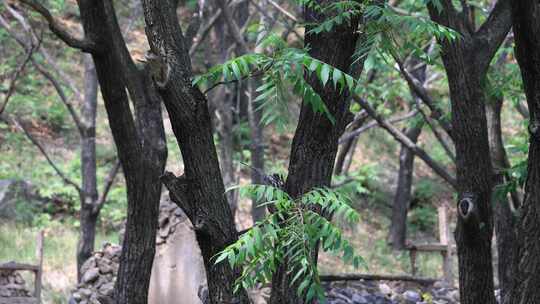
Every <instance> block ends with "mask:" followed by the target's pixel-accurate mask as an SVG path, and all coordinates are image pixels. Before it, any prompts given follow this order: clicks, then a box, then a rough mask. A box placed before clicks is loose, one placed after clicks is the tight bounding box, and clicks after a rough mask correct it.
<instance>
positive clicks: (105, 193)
mask: <svg viewBox="0 0 540 304" xmlns="http://www.w3.org/2000/svg"><path fill="white" fill-rule="evenodd" d="M121 167H122V166H121V165H120V160H118V159H117V160H116V161H115V164H114V166H113V167H112V168H111V171H109V174H107V177H106V178H105V181H104V184H105V185H104V187H103V191H102V192H101V196H100V197H99V199H98V201H97V202H96V205H95V206H94V210H93V212H94V214H97V213H99V211H100V210H101V208H103V205H104V204H105V201H107V196H108V195H109V191H110V190H111V188H112V185H113V183H114V180H115V178H116V176H117V175H118V172H119V171H120V168H121Z"/></svg>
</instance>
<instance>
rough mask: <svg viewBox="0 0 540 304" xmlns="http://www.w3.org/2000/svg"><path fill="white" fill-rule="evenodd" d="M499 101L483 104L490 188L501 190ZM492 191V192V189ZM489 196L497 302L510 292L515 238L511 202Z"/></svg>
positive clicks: (503, 159)
mask: <svg viewBox="0 0 540 304" xmlns="http://www.w3.org/2000/svg"><path fill="white" fill-rule="evenodd" d="M502 106H503V99H502V98H499V97H493V98H489V99H488V100H487V102H486V117H487V124H488V133H489V147H490V152H491V163H492V165H493V170H494V186H495V187H497V186H503V185H504V184H505V183H506V182H507V181H508V180H507V173H506V172H507V170H508V169H510V162H509V161H508V157H507V155H506V149H505V148H504V142H503V137H502V125H501V110H502ZM495 189H496V188H495ZM494 194H495V195H494V196H493V206H494V212H495V214H494V216H495V235H496V236H497V253H498V269H497V270H498V274H499V287H500V289H501V299H504V298H506V296H507V295H508V294H509V291H510V290H511V286H512V281H513V279H514V270H515V269H516V265H515V262H516V259H515V249H516V234H515V230H514V229H515V223H514V222H515V220H514V215H513V213H512V208H511V203H512V202H511V201H510V199H509V198H508V196H507V195H504V196H502V197H501V196H500V195H497V191H495V193H494Z"/></svg>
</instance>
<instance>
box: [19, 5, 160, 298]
mask: <svg viewBox="0 0 540 304" xmlns="http://www.w3.org/2000/svg"><path fill="white" fill-rule="evenodd" d="M21 2H23V3H25V4H28V5H29V6H30V7H32V8H33V9H34V10H36V11H38V12H39V13H40V14H41V15H42V16H43V17H44V18H45V19H46V20H47V22H48V23H49V27H50V28H51V30H52V31H53V32H54V33H55V34H56V35H57V36H58V37H59V38H60V39H61V40H63V41H64V42H65V43H67V44H68V45H69V46H71V47H74V48H78V49H81V50H83V51H85V52H89V53H91V55H92V59H93V60H94V64H95V67H96V72H97V76H98V81H99V85H100V88H101V95H102V96H103V100H104V103H105V108H106V110H107V115H108V118H109V126H110V128H111V131H112V134H113V138H114V141H115V144H116V149H117V152H118V157H119V159H120V162H121V164H122V169H123V172H124V176H125V179H126V186H127V200H128V210H127V223H126V233H125V237H124V242H123V244H122V255H121V257H120V268H119V270H118V277H117V280H116V285H115V293H114V298H115V299H114V301H116V303H130V304H133V303H141V304H143V303H146V302H147V297H148V286H149V282H150V274H151V269H152V262H153V259H154V252H155V236H156V230H157V215H158V208H159V199H160V194H161V182H160V180H159V177H160V176H161V175H162V172H163V169H164V167H165V160H166V158H167V146H166V144H165V133H164V130H163V121H162V116H161V107H160V99H159V97H158V96H157V95H156V93H155V92H156V91H155V89H154V86H153V82H152V81H151V79H150V78H149V76H148V74H149V73H148V72H147V71H146V70H139V69H138V68H137V67H136V66H135V63H134V62H133V61H132V59H131V57H130V55H129V52H128V50H127V47H126V45H125V42H124V40H123V37H122V35H121V32H120V27H119V26H118V22H117V20H116V16H115V11H114V8H113V5H112V2H111V1H93V0H79V1H78V2H77V3H78V5H79V10H80V15H81V20H82V25H83V29H84V33H85V35H84V37H83V38H82V39H79V38H77V37H74V36H73V35H71V34H70V33H69V32H68V31H66V30H65V29H64V28H63V27H62V26H61V25H60V23H59V22H58V21H57V20H55V18H54V17H53V16H52V15H51V13H50V12H49V11H48V10H47V9H46V8H45V7H43V6H42V5H41V4H39V3H38V2H37V1H34V0H21ZM126 89H127V90H128V91H129V94H130V97H131V100H132V102H133V109H134V111H135V113H134V115H133V114H132V111H131V108H130V105H129V99H128V95H127V93H126Z"/></svg>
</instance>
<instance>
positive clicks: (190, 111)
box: [143, 0, 248, 304]
mask: <svg viewBox="0 0 540 304" xmlns="http://www.w3.org/2000/svg"><path fill="white" fill-rule="evenodd" d="M143 6H144V14H145V20H146V25H147V35H148V40H149V42H150V48H151V53H150V54H149V57H152V58H153V60H152V62H150V65H151V66H153V70H154V71H155V73H154V80H155V82H156V84H157V85H158V87H159V93H160V95H161V96H162V98H163V101H164V103H165V106H166V108H167V111H168V113H169V116H170V117H171V122H172V128H173V131H174V134H175V136H176V139H177V141H178V144H179V146H180V149H181V151H182V158H183V160H184V166H185V172H184V174H183V175H182V176H181V177H175V176H174V175H173V174H172V173H167V174H166V175H164V176H163V178H162V180H163V182H164V183H165V185H166V186H167V188H169V190H170V193H171V198H172V199H173V201H174V202H175V203H177V204H178V205H179V206H180V207H181V208H182V209H183V210H184V211H185V212H186V214H187V216H188V217H189V219H190V220H191V222H192V223H193V225H194V228H195V233H196V237H197V241H198V243H199V246H200V247H201V253H202V256H203V260H204V263H205V268H206V277H207V278H208V290H209V296H210V301H211V303H214V304H218V303H248V298H247V295H246V294H245V293H244V292H243V291H240V292H239V293H238V294H237V295H234V294H233V285H234V282H235V279H236V278H237V273H236V272H235V271H234V270H232V269H231V268H230V266H229V265H228V264H227V263H220V264H217V265H216V264H215V263H214V262H215V261H214V260H213V257H214V256H215V255H216V254H217V253H219V252H220V251H222V250H223V249H224V248H225V246H227V245H229V244H231V243H233V242H234V241H236V240H237V237H238V236H237V231H236V228H235V225H234V219H233V215H232V213H231V210H230V208H229V206H228V203H227V199H226V197H225V195H224V191H225V188H224V186H223V180H222V178H221V172H220V168H219V162H218V158H217V153H216V148H215V145H214V141H213V137H212V128H211V121H210V114H209V113H208V107H207V100H206V98H205V96H204V95H203V94H202V93H201V91H200V90H199V89H198V88H196V87H193V86H192V83H191V79H192V76H193V75H192V71H191V61H190V58H189V54H188V50H187V49H186V47H185V44H184V37H183V35H182V30H181V28H180V26H179V23H178V17H177V15H176V1H172V0H170V1H157V0H144V1H143Z"/></svg>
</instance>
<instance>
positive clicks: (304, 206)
mask: <svg viewBox="0 0 540 304" xmlns="http://www.w3.org/2000/svg"><path fill="white" fill-rule="evenodd" d="M240 193H241V194H242V195H249V196H252V197H255V198H257V200H258V201H261V200H265V201H266V203H265V204H264V205H271V207H272V209H275V211H274V212H273V213H271V214H270V215H268V216H267V217H266V218H265V219H264V220H263V221H261V222H258V223H256V224H255V225H254V226H253V228H252V229H250V230H249V231H248V232H247V233H245V234H243V235H242V236H241V237H240V238H239V240H238V241H237V242H235V243H234V244H231V245H230V246H228V247H227V248H225V249H224V250H223V251H222V252H221V253H219V254H218V255H217V256H216V261H215V263H216V264H217V263H222V262H225V261H228V263H229V265H230V266H231V267H232V268H235V267H239V268H241V270H242V274H241V276H240V277H239V278H238V280H237V281H236V282H235V290H238V289H240V288H244V289H248V288H252V287H254V286H256V285H257V284H259V283H263V284H264V283H267V282H270V281H271V279H272V275H273V274H274V273H275V272H276V269H277V267H278V265H280V264H282V262H283V261H284V260H287V261H288V266H289V270H288V271H289V273H294V274H295V275H294V277H293V279H292V282H291V283H293V284H297V286H298V289H297V293H298V295H299V296H302V297H305V298H306V299H307V301H310V300H311V299H315V298H317V299H319V301H321V303H324V301H325V298H324V291H323V289H322V287H321V282H320V280H319V271H318V269H317V267H316V263H315V261H314V260H313V258H314V257H313V255H312V253H313V252H314V250H315V248H317V246H318V245H319V244H320V245H321V246H322V249H323V250H324V251H330V252H334V253H339V252H341V253H342V254H343V260H344V261H345V262H347V263H353V264H354V266H355V267H359V266H360V265H365V263H364V261H363V259H362V258H361V257H359V256H356V255H355V254H354V249H353V247H352V246H351V244H350V243H349V242H348V241H347V240H345V239H344V238H343V236H342V234H341V231H340V229H339V228H337V227H336V226H335V225H334V224H332V223H331V222H330V221H329V220H327V219H326V218H325V217H324V216H321V215H320V214H319V213H318V212H317V211H316V210H320V211H322V214H326V215H335V216H338V217H340V218H343V219H345V220H346V221H348V222H356V221H358V219H359V215H358V214H357V213H356V211H355V210H354V209H352V208H351V207H350V206H349V205H348V204H347V203H346V202H347V198H346V197H344V196H343V195H342V194H339V193H338V192H335V191H332V190H329V189H324V188H318V189H314V190H312V191H310V192H308V193H306V194H304V195H303V196H302V197H300V198H298V199H292V198H291V197H290V196H289V195H288V194H287V193H285V192H283V191H282V190H280V189H277V188H274V187H271V186H263V185H250V186H246V187H241V188H240Z"/></svg>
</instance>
